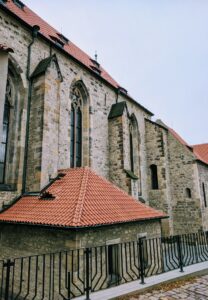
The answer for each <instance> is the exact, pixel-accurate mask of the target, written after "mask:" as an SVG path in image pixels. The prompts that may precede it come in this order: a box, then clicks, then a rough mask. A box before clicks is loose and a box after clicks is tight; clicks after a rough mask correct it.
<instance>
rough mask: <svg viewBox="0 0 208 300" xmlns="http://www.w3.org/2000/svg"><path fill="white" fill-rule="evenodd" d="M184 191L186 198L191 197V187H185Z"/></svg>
mask: <svg viewBox="0 0 208 300" xmlns="http://www.w3.org/2000/svg"><path fill="white" fill-rule="evenodd" d="M185 193H186V197H187V198H191V189H189V188H186V190H185Z"/></svg>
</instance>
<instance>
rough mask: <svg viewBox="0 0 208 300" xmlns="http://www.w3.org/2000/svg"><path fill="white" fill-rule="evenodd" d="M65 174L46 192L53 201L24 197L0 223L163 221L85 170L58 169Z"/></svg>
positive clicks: (0, 216) (71, 224) (74, 224)
mask: <svg viewBox="0 0 208 300" xmlns="http://www.w3.org/2000/svg"><path fill="white" fill-rule="evenodd" d="M61 172H62V173H63V172H64V174H65V176H64V177H62V178H61V179H59V180H56V181H55V182H54V183H53V184H52V185H51V186H50V187H49V188H48V189H47V192H49V193H51V194H52V195H53V196H55V198H54V199H53V200H52V199H51V200H45V199H40V197H38V196H24V197H22V198H21V199H20V200H19V201H18V202H16V203H15V204H14V205H13V206H11V207H10V208H9V209H7V210H6V211H4V212H2V213H1V214H0V221H3V222H12V223H28V224H39V225H41V224H42V225H52V226H62V227H89V226H97V225H107V224H115V223H125V222H131V221H142V220H146V219H155V218H164V217H166V216H165V215H164V214H163V213H162V212H159V211H157V210H155V209H153V208H151V207H149V206H146V205H144V204H142V203H141V202H139V201H137V200H135V199H134V198H132V197H131V196H129V195H128V194H126V193H125V192H124V191H122V190H120V189H119V188H118V187H116V186H114V185H113V184H112V183H110V182H109V181H107V180H106V179H104V178H102V177H100V176H98V175H97V174H96V173H95V172H93V171H92V170H91V169H89V168H77V169H67V170H61Z"/></svg>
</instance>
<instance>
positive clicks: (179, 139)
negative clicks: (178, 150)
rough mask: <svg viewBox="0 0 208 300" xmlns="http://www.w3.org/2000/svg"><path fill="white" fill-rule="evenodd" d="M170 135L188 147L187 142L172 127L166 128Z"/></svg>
mask: <svg viewBox="0 0 208 300" xmlns="http://www.w3.org/2000/svg"><path fill="white" fill-rule="evenodd" d="M168 130H169V131H170V132H171V133H172V135H173V136H174V137H175V138H176V139H177V140H178V141H179V142H180V143H181V144H182V145H184V146H187V147H190V146H189V145H188V144H187V142H186V141H185V140H184V139H183V138H182V137H181V136H180V135H179V134H178V133H177V132H176V131H175V130H174V129H172V128H168Z"/></svg>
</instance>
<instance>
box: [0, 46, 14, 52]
mask: <svg viewBox="0 0 208 300" xmlns="http://www.w3.org/2000/svg"><path fill="white" fill-rule="evenodd" d="M0 50H1V51H6V52H14V50H13V49H12V48H9V47H7V46H6V45H3V44H0Z"/></svg>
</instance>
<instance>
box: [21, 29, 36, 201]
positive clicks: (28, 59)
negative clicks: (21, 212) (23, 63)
mask: <svg viewBox="0 0 208 300" xmlns="http://www.w3.org/2000/svg"><path fill="white" fill-rule="evenodd" d="M39 30H40V27H39V26H38V25H34V26H33V28H32V41H31V43H30V44H29V45H28V57H27V74H26V75H27V80H28V100H27V119H26V133H25V152H24V162H23V174H22V195H23V194H25V192H26V176H27V174H26V173H27V157H28V139H29V127H30V125H29V124H30V107H31V96H32V79H31V78H30V67H31V50H32V45H33V44H34V42H35V38H37V36H38V32H39Z"/></svg>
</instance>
